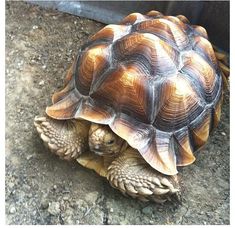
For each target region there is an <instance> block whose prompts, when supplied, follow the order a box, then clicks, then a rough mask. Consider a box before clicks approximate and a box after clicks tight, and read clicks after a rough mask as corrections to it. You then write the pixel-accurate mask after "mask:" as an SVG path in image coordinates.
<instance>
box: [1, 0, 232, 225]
mask: <svg viewBox="0 0 235 228" xmlns="http://www.w3.org/2000/svg"><path fill="white" fill-rule="evenodd" d="M103 26H104V25H103V24H100V23H97V22H95V21H91V20H88V19H84V18H79V17H75V16H72V15H68V14H64V13H60V12H57V11H52V10H47V9H42V8H40V7H37V6H32V5H29V4H26V3H22V2H7V3H6V189H5V199H6V204H5V208H6V223H7V224H229V222H230V221H229V213H230V212H229V202H230V193H229V186H230V185H229V172H230V168H229V94H228V92H226V94H225V99H224V100H225V101H224V105H223V112H222V121H221V122H220V124H219V127H218V128H217V129H216V131H215V132H214V133H213V135H212V137H211V138H210V140H209V142H208V144H207V145H206V146H205V148H204V149H203V150H202V151H201V152H200V153H198V154H197V160H196V162H195V163H194V164H193V165H191V166H189V167H185V168H181V169H180V174H179V175H180V178H181V180H182V181H183V199H182V204H181V205H178V204H175V203H173V204H172V203H166V204H163V205H159V204H154V203H151V202H148V203H143V202H139V201H136V200H134V199H131V198H127V197H124V196H123V195H121V193H119V192H118V191H117V190H115V189H113V188H112V187H110V186H109V184H108V182H107V181H106V180H105V179H104V178H101V177H99V176H98V175H97V174H96V173H94V172H93V171H91V170H87V169H85V168H83V167H81V166H80V165H78V164H77V163H76V162H71V163H69V162H65V161H62V160H60V159H58V158H57V157H56V156H54V155H52V154H51V153H49V151H48V150H47V149H46V148H45V147H44V146H43V143H42V141H41V140H40V138H39V137H38V135H37V132H36V130H35V128H34V126H33V119H34V116H35V115H39V114H43V112H44V110H45V107H46V106H47V105H49V104H50V103H51V100H50V99H51V95H52V94H53V93H54V92H55V91H56V90H57V89H59V88H61V86H62V85H63V79H64V75H65V73H66V70H67V69H68V67H69V66H70V64H71V61H72V58H73V56H75V55H76V52H77V50H78V49H79V47H80V46H81V44H82V43H83V42H85V41H86V40H87V38H88V36H89V35H91V34H93V33H95V32H96V31H98V30H99V29H100V28H102V27H103Z"/></svg>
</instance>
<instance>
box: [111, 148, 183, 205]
mask: <svg viewBox="0 0 235 228" xmlns="http://www.w3.org/2000/svg"><path fill="white" fill-rule="evenodd" d="M107 179H108V180H109V182H110V184H111V186H113V187H114V188H117V189H119V190H120V191H121V192H122V193H124V195H126V194H127V195H130V196H132V197H134V198H138V199H140V200H142V201H149V200H152V201H155V202H157V203H163V202H165V201H166V200H171V199H172V198H176V199H178V200H179V196H180V190H179V184H178V181H177V177H176V176H166V175H163V174H161V173H159V172H158V171H156V170H154V169H153V168H152V167H150V166H149V165H148V164H147V163H146V161H145V160H144V159H143V158H142V157H141V156H140V155H139V153H138V152H137V151H136V150H134V149H132V148H128V149H127V150H126V151H125V152H124V153H122V154H121V155H120V156H119V157H117V158H116V159H115V160H114V161H113V162H112V163H111V164H110V166H109V167H108V171H107Z"/></svg>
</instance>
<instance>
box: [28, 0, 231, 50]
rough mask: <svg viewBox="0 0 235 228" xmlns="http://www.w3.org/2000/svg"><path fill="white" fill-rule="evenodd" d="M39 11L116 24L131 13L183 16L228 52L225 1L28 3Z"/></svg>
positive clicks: (227, 2)
mask: <svg viewBox="0 0 235 228" xmlns="http://www.w3.org/2000/svg"><path fill="white" fill-rule="evenodd" d="M28 2H31V3H34V4H38V5H40V6H43V7H49V8H53V9H58V10H59V11H63V12H67V13H71V14H74V15H78V16H82V17H86V18H89V19H93V20H96V21H99V22H102V23H105V24H111V23H118V22H119V21H120V20H121V19H122V18H123V17H124V16H126V15H128V14H129V13H133V12H140V13H146V12H148V11H150V10H158V11H160V12H162V13H164V14H166V15H178V14H183V15H185V16H186V17H187V18H188V19H189V20H190V22H191V23H192V24H198V25H201V26H203V27H205V28H206V30H207V32H208V35H209V38H210V40H211V41H212V42H213V43H214V44H215V45H217V46H218V47H219V48H221V49H223V50H225V51H227V52H229V3H230V2H229V1H115V2H114V1H113V2H112V1H77V2H75V1H56V2H52V1H50V2H48V1H43V2H40V1H28Z"/></svg>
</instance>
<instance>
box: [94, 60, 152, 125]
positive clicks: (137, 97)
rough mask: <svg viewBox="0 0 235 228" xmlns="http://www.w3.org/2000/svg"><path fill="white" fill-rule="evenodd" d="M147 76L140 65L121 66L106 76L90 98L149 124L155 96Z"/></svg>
mask: <svg viewBox="0 0 235 228" xmlns="http://www.w3.org/2000/svg"><path fill="white" fill-rule="evenodd" d="M145 75H146V73H145V72H143V71H142V69H141V68H139V67H138V65H134V64H132V65H120V66H119V67H118V68H117V69H115V70H113V72H111V73H108V74H106V77H105V78H104V79H103V81H102V83H101V84H100V85H99V86H96V88H95V89H94V90H93V92H92V94H91V95H90V96H91V98H92V99H94V100H97V101H100V102H101V103H105V104H109V105H110V106H112V107H114V109H115V110H116V111H118V112H121V113H126V114H128V115H130V116H132V117H135V118H137V119H138V120H140V121H143V122H145V123H146V122H147V123H148V122H149V115H148V113H149V109H152V106H151V103H152V102H151V99H152V97H153V95H152V94H151V93H152V91H151V90H150V89H149V85H148V80H146V78H145Z"/></svg>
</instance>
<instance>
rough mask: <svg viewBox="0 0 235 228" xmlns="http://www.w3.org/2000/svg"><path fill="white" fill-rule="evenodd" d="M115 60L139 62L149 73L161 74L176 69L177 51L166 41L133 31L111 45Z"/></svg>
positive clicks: (172, 71)
mask: <svg viewBox="0 0 235 228" xmlns="http://www.w3.org/2000/svg"><path fill="white" fill-rule="evenodd" d="M113 53H114V58H115V59H116V61H118V62H119V61H128V62H134V63H136V64H139V65H141V66H143V67H145V69H147V70H148V71H149V74H150V75H153V76H156V75H162V74H165V73H166V72H168V73H169V74H170V73H171V74H173V73H175V72H176V71H177V68H176V65H178V53H177V51H176V50H174V49H173V48H172V47H171V46H169V45H168V44H167V43H166V42H164V41H163V40H161V39H159V38H158V37H157V36H154V35H152V34H149V33H134V34H131V35H128V36H125V37H124V38H122V39H120V40H118V41H117V42H116V43H115V44H114V45H113Z"/></svg>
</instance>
